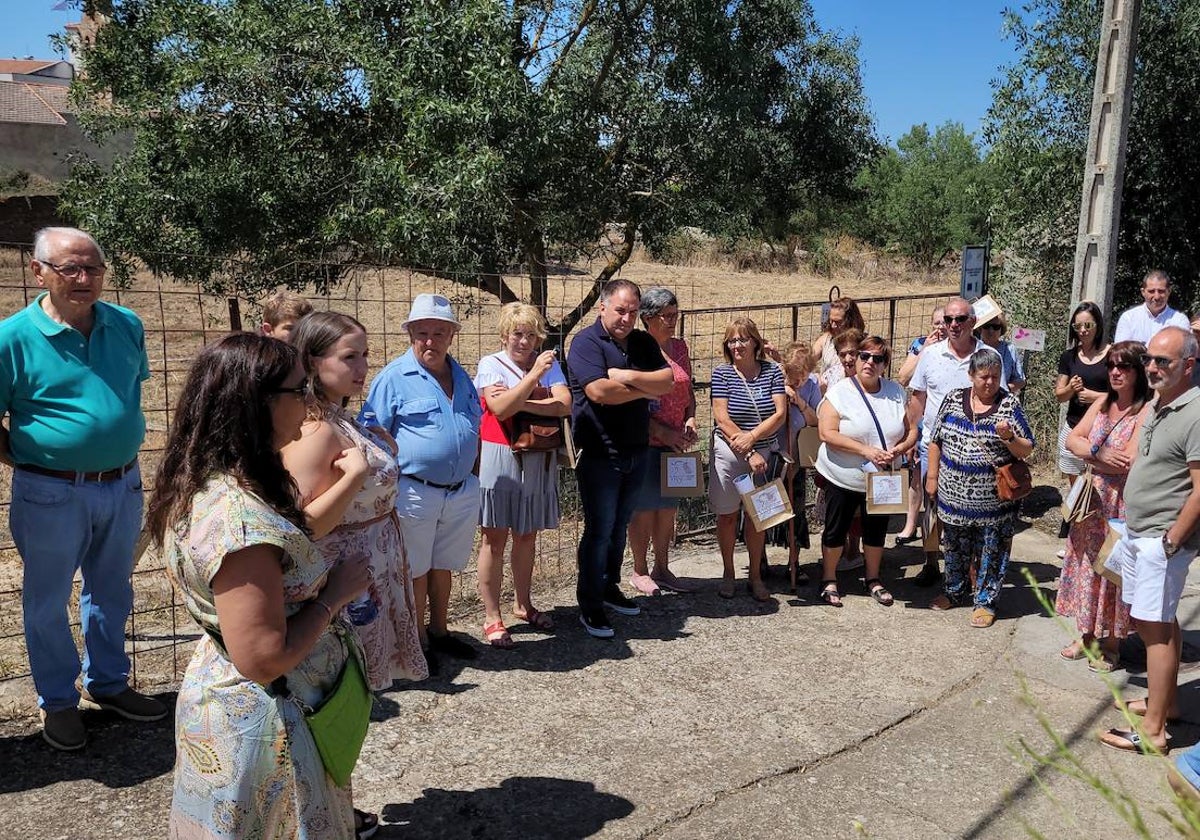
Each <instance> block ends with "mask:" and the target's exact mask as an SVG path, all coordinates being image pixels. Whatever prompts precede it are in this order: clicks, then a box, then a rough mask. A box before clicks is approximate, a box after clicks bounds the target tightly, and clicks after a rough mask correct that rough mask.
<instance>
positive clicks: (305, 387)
mask: <svg viewBox="0 0 1200 840" xmlns="http://www.w3.org/2000/svg"><path fill="white" fill-rule="evenodd" d="M311 392H312V384H311V383H310V382H309V381H308V380H307V379H305V380H304V381H303V382H301V383H300V384H299V385H297V386H295V387H293V388H283V387H280V388H272V389H271V391H270V393H272V394H295V395H296V396H298V397H307V396H308V395H309V394H310V393H311Z"/></svg>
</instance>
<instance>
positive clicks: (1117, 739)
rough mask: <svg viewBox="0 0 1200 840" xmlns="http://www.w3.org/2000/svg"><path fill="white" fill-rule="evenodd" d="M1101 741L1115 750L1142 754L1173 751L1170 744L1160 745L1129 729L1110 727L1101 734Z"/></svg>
mask: <svg viewBox="0 0 1200 840" xmlns="http://www.w3.org/2000/svg"><path fill="white" fill-rule="evenodd" d="M1100 743H1101V744H1103V745H1104V746H1106V747H1111V748H1112V749H1114V750H1120V751H1121V752H1131V753H1140V754H1141V755H1166V754H1167V753H1169V752H1170V751H1171V745H1170V744H1163V745H1162V746H1161V747H1160V746H1158V745H1157V744H1155V743H1154V742H1153V741H1151V740H1149V739H1148V738H1143V737H1142V736H1141V735H1140V734H1138V733H1137V732H1133V731H1131V730H1128V729H1110V730H1108V731H1107V732H1105V733H1104V734H1103V735H1101V736H1100Z"/></svg>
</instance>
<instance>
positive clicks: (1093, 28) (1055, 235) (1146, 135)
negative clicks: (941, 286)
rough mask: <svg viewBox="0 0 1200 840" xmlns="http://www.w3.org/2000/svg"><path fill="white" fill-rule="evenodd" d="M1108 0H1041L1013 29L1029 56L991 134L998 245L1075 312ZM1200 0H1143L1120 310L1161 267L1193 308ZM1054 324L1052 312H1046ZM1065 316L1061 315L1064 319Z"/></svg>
mask: <svg viewBox="0 0 1200 840" xmlns="http://www.w3.org/2000/svg"><path fill="white" fill-rule="evenodd" d="M1101 18H1102V8H1101V5H1100V4H1099V3H1098V2H1096V0H1030V2H1028V3H1026V5H1025V6H1024V8H1023V9H1022V11H1021V12H1019V13H1018V12H1010V13H1009V14H1008V18H1007V29H1008V32H1009V34H1010V36H1011V38H1012V39H1013V40H1014V41H1015V43H1016V46H1017V48H1018V51H1019V53H1020V56H1021V57H1020V59H1019V60H1018V61H1017V62H1016V63H1015V64H1014V65H1013V66H1011V67H1009V68H1007V69H1006V71H1005V74H1004V77H1003V78H1002V79H1001V80H1000V83H999V84H998V85H997V88H996V94H995V98H994V101H993V104H992V108H991V111H990V113H989V117H988V124H987V128H986V132H985V136H986V137H987V139H988V141H989V142H990V144H991V154H990V162H991V163H993V164H994V166H993V171H994V172H995V173H997V201H996V202H995V205H994V214H993V222H994V226H995V232H996V237H997V240H998V244H999V245H1000V246H1001V247H1002V248H1003V249H1004V250H1005V251H1007V252H1009V253H1012V254H1014V255H1015V256H1016V257H1018V259H1019V260H1020V261H1021V262H1022V266H1023V270H1024V271H1025V272H1026V273H1027V274H1028V275H1030V276H1031V277H1033V278H1034V281H1035V282H1038V283H1045V284H1049V285H1050V286H1051V287H1052V288H1053V290H1054V291H1055V293H1056V299H1057V301H1058V302H1059V305H1057V306H1055V307H1053V308H1052V309H1050V310H1047V311H1046V314H1047V315H1052V316H1053V317H1054V318H1056V319H1058V316H1059V315H1060V314H1062V313H1064V312H1065V305H1066V301H1067V299H1068V298H1069V296H1070V287H1071V277H1072V268H1073V260H1074V252H1075V236H1076V231H1077V228H1078V224H1079V203H1080V195H1081V191H1082V183H1083V159H1084V155H1085V153H1086V146H1087V128H1088V120H1089V116H1090V110H1091V101H1092V90H1093V84H1094V79H1093V77H1094V73H1095V68H1096V53H1097V49H1098V45H1099V34H1100V23H1101ZM1197 67H1200V0H1143V2H1142V4H1141V18H1140V28H1139V34H1138V44H1137V62H1136V72H1135V78H1134V97H1133V108H1132V112H1131V120H1130V127H1129V135H1128V143H1127V149H1128V157H1127V159H1126V171H1125V186H1124V194H1123V201H1122V212H1121V233H1120V240H1119V244H1118V253H1117V259H1118V269H1117V276H1116V286H1115V289H1114V295H1113V304H1114V312H1119V311H1120V310H1122V309H1124V308H1126V307H1128V306H1130V305H1133V304H1135V303H1140V302H1141V299H1140V297H1139V296H1138V293H1137V289H1138V285H1139V284H1140V282H1141V278H1142V276H1144V275H1145V273H1146V272H1147V271H1148V270H1149V269H1151V268H1163V269H1165V270H1167V271H1168V272H1169V273H1170V274H1171V276H1172V278H1173V279H1174V280H1175V285H1176V287H1177V290H1178V304H1179V305H1181V306H1182V307H1183V308H1185V309H1187V308H1190V305H1191V304H1192V303H1194V301H1195V300H1196V296H1197V285H1196V277H1197V273H1198V272H1200V240H1197V238H1196V236H1195V231H1196V229H1197V227H1198V226H1200V134H1198V132H1197V130H1196V129H1197V120H1198V119H1200V118H1198V117H1197V115H1196V114H1195V112H1194V108H1192V107H1191V103H1192V102H1194V101H1195V99H1196V98H1197V97H1198V96H1200V72H1197V69H1196V68H1197ZM1045 323H1048V322H1045ZM1064 323H1065V318H1062V319H1058V320H1055V321H1054V322H1053V326H1054V328H1055V329H1058V328H1060V327H1061V326H1062V325H1063V324H1064Z"/></svg>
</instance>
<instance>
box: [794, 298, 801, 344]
mask: <svg viewBox="0 0 1200 840" xmlns="http://www.w3.org/2000/svg"><path fill="white" fill-rule="evenodd" d="M799 340H800V305H799V304H796V303H793V304H792V341H799Z"/></svg>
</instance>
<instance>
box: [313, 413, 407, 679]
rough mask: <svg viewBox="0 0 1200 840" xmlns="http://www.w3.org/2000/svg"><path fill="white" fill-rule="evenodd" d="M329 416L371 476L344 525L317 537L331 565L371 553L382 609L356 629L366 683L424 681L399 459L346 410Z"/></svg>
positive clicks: (344, 517) (375, 589)
mask: <svg viewBox="0 0 1200 840" xmlns="http://www.w3.org/2000/svg"><path fill="white" fill-rule="evenodd" d="M325 420H326V421H328V422H329V423H331V424H332V425H333V427H334V428H335V429H336V430H337V431H338V433H339V434H341V435H342V437H343V438H346V439H348V440H349V441H351V443H353V444H354V445H355V446H357V447H358V448H359V449H360V450H361V451H362V453H363V456H364V457H365V458H366V459H367V464H368V465H369V466H370V473H369V474H368V475H367V480H366V482H365V484H364V485H363V488H362V489H361V490H359V491H358V493H357V495H355V497H354V500H353V501H352V502H351V503H350V506H349V507H348V508H346V512H345V513H344V514H342V521H341V524H339V525H338V526H337V527H336V528H334V529H333V530H332V531H330V532H329V533H328V534H326V535H325V536H324V537H322V538H321V539H319V540H317V546H318V547H319V548H320V550H321V554H323V555H324V557H325V562H326V565H327V566H328V567H332V565H333V564H334V563H336V562H337V561H338V560H339V559H340V558H350V557H362V556H363V555H366V556H367V557H368V563H369V565H370V568H371V583H370V587H369V589H368V591H369V592H370V593H371V597H372V599H374V601H375V604H376V606H377V607H378V608H379V609H378V615H377V616H376V618H375V620H374V621H372V622H370V623H369V624H365V625H355V628H354V629H355V632H356V633H357V635H358V638H359V641H360V642H361V643H362V646H363V651H364V655H365V657H366V677H367V684H368V685H369V686H370V687H371V690H372V691H380V690H382V689H385V688H388V687H390V686H391V684H392V682H393V681H394V680H397V679H409V680H423V679H425V678H426V677H428V676H429V666H428V664H427V663H426V661H425V655H424V654H423V653H422V652H421V642H420V639H419V637H418V636H417V618H416V616H417V610H416V600H415V598H414V597H413V591H412V575H411V574H410V573H409V568H408V556H407V555H406V554H405V553H404V537H403V536H402V535H401V532H400V524H399V521H398V520H397V518H396V481H397V480H398V478H399V469H398V467H397V466H396V459H395V458H394V457H393V455H392V453H391V452H390V451H389V450H388V449H387V448H385V446H384V445H381V443H380V442H379V441H378V440H376V439H375V438H374V437H373V436H372V435H371V434H370V433H369V432H367V431H366V430H365V429H363V428H362V427H361V426H359V425H358V424H357V423H355V422H354V420H352V419H351V418H350V417H349V416H348V415H347V414H346V413H345V412H344V411H342V409H340V408H334V407H330V408H329V409H328V410H327V411H326V412H325Z"/></svg>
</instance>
